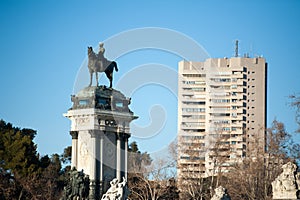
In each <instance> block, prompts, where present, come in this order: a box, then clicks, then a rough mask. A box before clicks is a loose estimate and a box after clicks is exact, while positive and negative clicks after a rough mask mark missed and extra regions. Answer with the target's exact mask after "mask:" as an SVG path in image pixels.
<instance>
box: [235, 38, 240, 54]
mask: <svg viewBox="0 0 300 200" xmlns="http://www.w3.org/2000/svg"><path fill="white" fill-rule="evenodd" d="M235 57H239V41H238V40H236V41H235Z"/></svg>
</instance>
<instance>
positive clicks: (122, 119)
mask: <svg viewBox="0 0 300 200" xmlns="http://www.w3.org/2000/svg"><path fill="white" fill-rule="evenodd" d="M72 102H73V105H72V108H70V109H69V110H68V112H67V113H66V114H64V116H65V117H67V118H69V119H70V120H71V131H70V134H71V135H72V163H71V166H72V167H75V168H76V169H77V170H79V171H80V170H83V171H84V173H86V174H88V175H89V178H90V195H89V198H90V199H100V198H101V196H102V194H104V193H105V192H106V190H107V189H108V187H109V186H110V184H109V183H110V181H112V180H113V179H114V178H117V179H118V181H120V182H121V181H122V178H123V177H125V178H127V148H128V147H127V145H128V138H129V137H130V132H129V131H130V129H129V124H130V122H131V121H132V120H134V119H136V118H137V116H134V114H133V112H131V111H130V109H129V108H128V105H129V103H130V100H129V99H128V98H126V97H125V96H124V95H123V94H122V93H121V92H119V91H117V90H114V89H112V88H106V87H105V86H100V87H96V86H92V87H86V88H84V89H83V90H81V91H80V92H78V94H76V95H73V96H72Z"/></svg>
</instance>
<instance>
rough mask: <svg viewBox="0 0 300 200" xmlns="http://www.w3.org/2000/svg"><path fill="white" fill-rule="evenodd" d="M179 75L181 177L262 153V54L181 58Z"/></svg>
mask: <svg viewBox="0 0 300 200" xmlns="http://www.w3.org/2000/svg"><path fill="white" fill-rule="evenodd" d="M178 76H179V77H178V147H179V149H178V152H179V153H178V170H177V173H178V180H179V182H182V183H184V181H185V180H193V179H195V180H197V179H198V178H199V177H208V176H214V175H216V174H217V173H218V172H226V171H228V166H230V165H231V164H232V163H235V162H239V161H241V160H242V159H243V158H244V157H246V156H255V155H257V153H263V152H264V150H265V141H266V139H265V126H266V83H267V63H266V61H265V59H264V58H262V57H257V58H249V57H232V58H210V59H207V60H205V61H204V62H189V61H181V62H179V66H178ZM179 189H180V188H179Z"/></svg>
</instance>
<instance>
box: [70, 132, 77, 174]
mask: <svg viewBox="0 0 300 200" xmlns="http://www.w3.org/2000/svg"><path fill="white" fill-rule="evenodd" d="M70 135H71V136H72V155H71V169H73V167H75V168H77V154H78V131H70Z"/></svg>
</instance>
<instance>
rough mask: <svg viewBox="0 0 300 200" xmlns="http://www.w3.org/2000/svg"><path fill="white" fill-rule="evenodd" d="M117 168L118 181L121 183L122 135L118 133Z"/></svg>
mask: <svg viewBox="0 0 300 200" xmlns="http://www.w3.org/2000/svg"><path fill="white" fill-rule="evenodd" d="M116 136H117V166H116V173H117V174H116V175H117V179H118V180H119V181H120V182H121V170H122V169H121V162H122V157H121V153H122V152H121V151H122V148H121V135H120V133H117V135H116Z"/></svg>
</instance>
